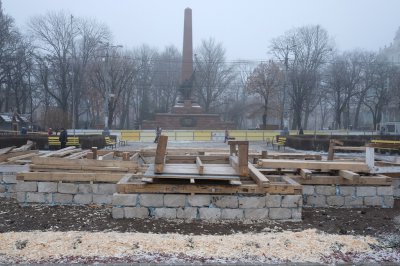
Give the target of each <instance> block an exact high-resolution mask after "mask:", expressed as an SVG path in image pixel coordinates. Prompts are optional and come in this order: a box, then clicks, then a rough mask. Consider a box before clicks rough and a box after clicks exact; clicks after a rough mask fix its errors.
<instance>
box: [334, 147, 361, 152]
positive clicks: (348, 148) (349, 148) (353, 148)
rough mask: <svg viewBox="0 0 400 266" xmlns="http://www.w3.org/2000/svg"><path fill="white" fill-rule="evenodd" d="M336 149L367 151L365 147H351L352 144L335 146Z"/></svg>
mask: <svg viewBox="0 0 400 266" xmlns="http://www.w3.org/2000/svg"><path fill="white" fill-rule="evenodd" d="M333 149H334V150H341V151H365V147H364V146H362V147H351V146H334V147H333Z"/></svg>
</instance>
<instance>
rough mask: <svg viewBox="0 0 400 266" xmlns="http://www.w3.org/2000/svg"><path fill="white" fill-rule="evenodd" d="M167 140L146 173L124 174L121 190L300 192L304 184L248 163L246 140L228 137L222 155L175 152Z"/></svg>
mask: <svg viewBox="0 0 400 266" xmlns="http://www.w3.org/2000/svg"><path fill="white" fill-rule="evenodd" d="M167 141H168V137H166V136H161V137H160V139H159V142H158V145H157V149H156V151H155V158H154V164H153V165H150V167H149V168H148V169H147V171H146V172H145V173H144V174H138V175H132V176H125V177H124V178H123V179H121V180H120V181H119V182H118V183H117V190H118V192H119V193H188V194H234V193H243V194H246V193H248V194H266V193H270V194H300V193H301V190H302V187H301V185H300V184H298V183H296V182H295V181H293V180H291V179H290V178H287V177H283V178H274V179H273V180H272V181H271V180H269V179H268V178H266V177H265V176H264V175H263V174H262V173H261V172H259V171H258V169H256V167H255V166H254V165H252V164H251V163H249V161H248V142H247V141H229V143H228V144H229V145H230V148H229V150H228V149H227V150H226V151H225V153H224V154H223V155H222V154H218V155H205V154H204V153H205V152H204V150H203V152H201V155H199V154H196V153H195V154H192V155H182V154H183V152H186V150H185V149H184V150H182V151H179V152H178V151H177V152H176V154H178V155H174V154H171V153H170V152H169V150H168V151H167ZM192 152H193V151H192ZM208 152H210V153H212V154H216V153H214V152H213V151H212V150H211V149H210V150H208ZM167 154H168V155H167Z"/></svg>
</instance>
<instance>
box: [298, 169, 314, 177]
mask: <svg viewBox="0 0 400 266" xmlns="http://www.w3.org/2000/svg"><path fill="white" fill-rule="evenodd" d="M300 175H301V177H302V178H304V179H311V175H312V172H311V170H308V169H300Z"/></svg>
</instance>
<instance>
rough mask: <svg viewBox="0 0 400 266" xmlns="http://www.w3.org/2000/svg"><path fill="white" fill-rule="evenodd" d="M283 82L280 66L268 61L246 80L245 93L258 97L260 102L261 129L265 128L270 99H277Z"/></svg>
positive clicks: (260, 65)
mask: <svg viewBox="0 0 400 266" xmlns="http://www.w3.org/2000/svg"><path fill="white" fill-rule="evenodd" d="M283 81H284V73H283V71H282V70H281V68H280V66H279V65H278V64H277V63H275V62H273V61H269V62H268V63H261V64H259V65H258V66H257V67H256V68H255V69H254V71H253V73H252V75H251V76H250V77H249V78H248V82H247V86H246V88H247V91H248V92H249V93H250V94H257V95H259V96H260V97H261V98H262V100H263V104H262V110H263V112H262V125H263V127H262V128H263V129H266V128H267V116H268V113H269V109H270V100H271V98H272V97H275V98H278V97H279V93H278V92H279V90H280V89H282V85H283Z"/></svg>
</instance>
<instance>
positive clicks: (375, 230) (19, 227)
mask: <svg viewBox="0 0 400 266" xmlns="http://www.w3.org/2000/svg"><path fill="white" fill-rule="evenodd" d="M310 229H312V230H315V231H316V232H320V233H319V234H324V233H325V234H329V235H332V236H338V235H342V236H356V238H357V237H368V236H371V237H373V238H376V239H377V241H378V242H379V243H380V244H379V245H377V246H375V244H374V246H375V247H372V246H371V248H373V253H376V254H379V256H377V257H375V255H374V257H373V258H371V255H368V256H366V255H363V257H362V256H361V255H362V254H361V255H360V254H358V253H357V252H342V251H340V250H333V251H332V252H331V253H329V255H323V256H322V255H321V257H320V258H319V260H318V261H317V262H318V263H329V264H332V263H333V264H336V263H349V262H353V263H354V262H370V263H376V262H379V263H383V262H391V263H400V233H399V230H400V200H396V202H395V207H394V208H393V209H378V208H362V209H337V208H304V209H303V219H302V221H301V222H277V221H269V222H257V221H249V222H216V223H209V222H201V221H168V220H157V219H145V220H143V219H124V220H115V219H112V217H111V210H110V208H109V206H104V207H98V206H42V205H30V206H20V205H19V204H18V203H17V202H16V201H14V200H10V199H4V198H1V199H0V239H1V235H4V234H7V233H11V232H12V233H22V234H23V235H24V234H28V232H38V231H39V232H55V233H56V232H65V233H66V234H70V232H81V233H88V232H89V233H94V232H113V233H128V234H129V233H145V234H149V235H150V234H160V235H161V238H163V237H166V235H164V236H163V234H178V235H183V236H190V237H196V236H202V235H210V236H218V235H219V236H221V237H227V236H234V237H235V236H237V235H241V234H254V235H257V234H276V233H277V232H278V233H279V232H284V233H287V232H289V233H290V232H291V233H293V234H295V233H296V232H302V231H305V232H307V231H306V230H310ZM272 238H273V239H274V238H275V237H272ZM79 241H80V240H79ZM0 242H1V241H0ZM20 243H21V240H18V241H16V244H15V245H16V247H17V248H18V245H20ZM22 243H24V242H23V241H22ZM335 243H336V242H335ZM257 245H258V244H257ZM257 245H256V247H257ZM0 246H1V245H0ZM74 248H75V247H74ZM288 250H289V251H290V249H288ZM0 251H1V247H0ZM7 255H8V254H6V253H4V254H1V252H0V263H61V262H62V263H189V264H190V263H259V262H260V258H248V257H245V258H240V259H236V260H229V259H225V260H224V259H220V258H219V259H218V260H215V259H213V257H212V256H211V257H207V256H204V257H200V258H199V257H193V256H189V255H187V254H186V255H185V254H184V253H178V255H172V254H170V253H166V252H165V253H164V252H160V253H157V254H151V256H150V255H149V254H146V256H144V255H141V256H137V255H136V256H134V257H129V256H102V257H98V256H93V257H88V256H66V257H61V258H46V259H43V258H38V259H35V260H23V259H16V258H15V257H13V258H9V257H8V256H7ZM149 256H150V257H149ZM261 262H262V263H284V262H285V263H286V262H292V261H291V260H287V259H286V260H280V259H279V258H273V259H271V258H268V260H261ZM303 262H307V261H303ZM308 262H310V261H308ZM311 262H312V261H311Z"/></svg>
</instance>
